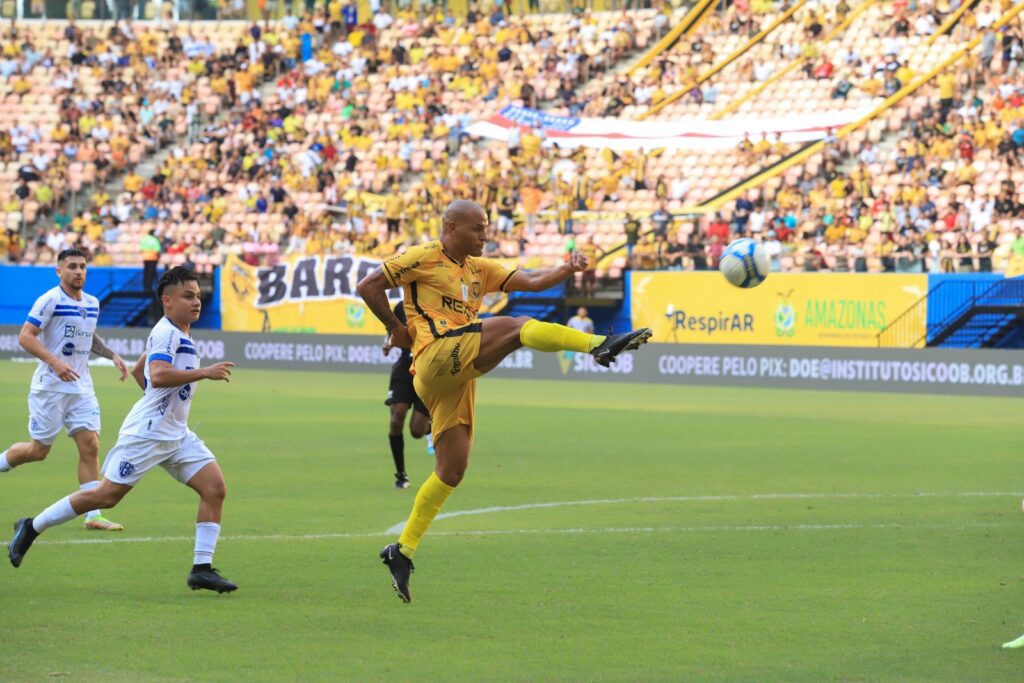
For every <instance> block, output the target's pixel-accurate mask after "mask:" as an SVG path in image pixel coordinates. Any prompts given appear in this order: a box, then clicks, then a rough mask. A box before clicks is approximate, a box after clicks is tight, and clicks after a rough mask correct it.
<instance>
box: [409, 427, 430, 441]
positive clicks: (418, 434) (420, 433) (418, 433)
mask: <svg viewBox="0 0 1024 683" xmlns="http://www.w3.org/2000/svg"><path fill="white" fill-rule="evenodd" d="M429 432H430V430H429V429H417V428H416V427H415V426H410V427H409V433H410V434H412V438H414V439H422V438H423V437H425V436H426V435H427V434H428V433H429Z"/></svg>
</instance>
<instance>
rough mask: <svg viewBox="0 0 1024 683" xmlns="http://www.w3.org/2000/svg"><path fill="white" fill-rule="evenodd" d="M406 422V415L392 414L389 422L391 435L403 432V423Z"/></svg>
mask: <svg viewBox="0 0 1024 683" xmlns="http://www.w3.org/2000/svg"><path fill="white" fill-rule="evenodd" d="M403 424H405V416H404V415H403V416H402V417H396V416H394V415H392V416H391V421H390V422H389V423H388V429H389V430H391V436H399V435H401V433H402V425H403Z"/></svg>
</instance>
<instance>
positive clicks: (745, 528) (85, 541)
mask: <svg viewBox="0 0 1024 683" xmlns="http://www.w3.org/2000/svg"><path fill="white" fill-rule="evenodd" d="M1022 495H1024V494H1022V493H1019V492H996V491H963V492H954V493H929V492H918V493H759V494H752V495H748V496H736V495H723V496H667V497H645V498H608V499H600V500H575V501H561V502H550V503H530V504H526V505H505V506H495V507H488V508H477V509H474V510H456V511H455V512H447V513H441V514H439V515H438V516H437V519H442V518H451V517H464V516H466V515H482V514H489V513H492V512H508V511H516V510H534V509H545V508H557V507H573V506H582V505H623V504H629V503H663V502H700V501H736V500H807V499H818V500H829V499H863V498H1001V497H1019V496H1022ZM404 525H405V523H404V522H402V523H399V524H396V525H394V526H392V527H391V528H389V529H388V530H387V531H384V532H373V531H371V532H336V533H321V534H239V535H234V536H232V535H225V536H222V537H221V539H222V540H224V541H311V540H320V539H349V538H381V537H387V536H393V535H395V534H396V533H400V532H401V531H402V527H403V526H404ZM1005 526H1010V525H1009V524H1000V523H977V524H961V525H929V524H897V523H880V524H765V525H762V524H755V525H750V524H747V525H713V526H632V527H592V528H590V527H587V528H584V527H572V528H567V529H478V530H468V531H436V530H435V531H431V533H430V535H431V536H432V537H433V536H510V535H516V534H609V533H634V534H640V533H713V532H720V531H734V532H777V531H841V530H844V529H908V530H913V529H953V530H956V529H985V528H997V527H1005ZM192 540H193V537H192V536H141V537H132V536H121V537H116V536H113V537H104V538H67V539H59V540H53V541H47V540H42V539H40V540H39V541H38V542H39V543H40V544H47V545H90V544H109V543H166V542H184V541H192Z"/></svg>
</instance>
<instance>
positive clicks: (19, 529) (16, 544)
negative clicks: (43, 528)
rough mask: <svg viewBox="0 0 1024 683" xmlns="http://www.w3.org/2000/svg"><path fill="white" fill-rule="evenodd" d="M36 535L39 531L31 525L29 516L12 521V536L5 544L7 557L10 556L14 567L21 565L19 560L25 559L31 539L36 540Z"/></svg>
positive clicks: (30, 545)
mask: <svg viewBox="0 0 1024 683" xmlns="http://www.w3.org/2000/svg"><path fill="white" fill-rule="evenodd" d="M38 535H39V533H38V532H37V531H36V530H35V529H34V528H33V527H32V518H31V517H22V518H21V519H19V520H18V521H17V522H15V523H14V536H12V537H11V542H10V543H8V544H7V557H9V558H10V560H11V564H13V565H14V566H15V568H17V567H20V566H21V561H22V560H24V559H25V553H27V552H28V549H29V548H31V547H32V541H34V540H36V537H37V536H38Z"/></svg>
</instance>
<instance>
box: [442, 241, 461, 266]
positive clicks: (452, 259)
mask: <svg viewBox="0 0 1024 683" xmlns="http://www.w3.org/2000/svg"><path fill="white" fill-rule="evenodd" d="M441 253H442V254H444V255H445V256H447V257H448V260H449V261H451V262H452V263H454V264H455V265H457V266H458V267H460V268H461V267H462V266H464V265H466V262H465V261H463V262H462V263H459V262H458V261H457V260H455V257H454V256H452V255H451V254H449V253H448V250H447V249H445V248H444V245H441Z"/></svg>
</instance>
